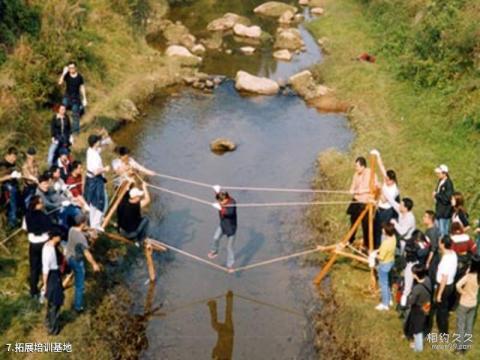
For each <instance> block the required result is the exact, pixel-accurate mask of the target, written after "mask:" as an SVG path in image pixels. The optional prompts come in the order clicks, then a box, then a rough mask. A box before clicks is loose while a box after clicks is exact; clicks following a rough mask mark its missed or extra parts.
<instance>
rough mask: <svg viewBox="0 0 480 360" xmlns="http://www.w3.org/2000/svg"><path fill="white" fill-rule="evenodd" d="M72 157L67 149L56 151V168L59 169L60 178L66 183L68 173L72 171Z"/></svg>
mask: <svg viewBox="0 0 480 360" xmlns="http://www.w3.org/2000/svg"><path fill="white" fill-rule="evenodd" d="M72 161H73V159H72V156H71V154H70V151H69V150H68V149H67V148H61V149H60V150H59V151H58V160H57V166H58V168H59V169H60V177H61V178H62V179H63V181H66V180H67V178H68V175H70V171H72Z"/></svg>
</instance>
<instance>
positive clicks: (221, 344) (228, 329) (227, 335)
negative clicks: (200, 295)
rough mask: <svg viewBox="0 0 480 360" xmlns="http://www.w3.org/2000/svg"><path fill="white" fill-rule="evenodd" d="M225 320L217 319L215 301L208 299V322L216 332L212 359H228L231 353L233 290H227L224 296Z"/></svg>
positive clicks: (230, 357)
mask: <svg viewBox="0 0 480 360" xmlns="http://www.w3.org/2000/svg"><path fill="white" fill-rule="evenodd" d="M225 301H226V306H225V322H223V323H221V322H219V321H218V314H217V301H216V300H210V301H209V302H208V308H209V310H210V323H211V325H212V329H213V330H215V331H216V332H217V336H218V338H217V344H216V345H215V347H214V348H213V351H212V359H216V360H230V359H232V354H233V337H234V330H233V292H232V291H231V290H229V291H228V292H227V294H226V296H225Z"/></svg>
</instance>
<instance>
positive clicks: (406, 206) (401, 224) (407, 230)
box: [390, 197, 416, 254]
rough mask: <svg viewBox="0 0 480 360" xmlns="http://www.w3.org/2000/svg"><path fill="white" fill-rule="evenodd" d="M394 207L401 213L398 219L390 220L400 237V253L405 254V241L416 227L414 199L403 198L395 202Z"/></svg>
mask: <svg viewBox="0 0 480 360" xmlns="http://www.w3.org/2000/svg"><path fill="white" fill-rule="evenodd" d="M393 208H394V209H395V211H396V212H397V213H398V214H399V215H398V220H397V219H392V220H390V222H391V223H392V224H393V225H394V226H395V230H396V231H397V234H398V237H399V238H400V253H401V254H403V251H404V249H405V243H406V241H407V240H409V239H410V238H411V237H412V234H413V232H414V231H415V229H416V222H415V215H413V212H412V209H413V200H412V199H410V198H407V197H406V198H403V199H402V200H401V201H400V203H397V202H395V203H394V204H393Z"/></svg>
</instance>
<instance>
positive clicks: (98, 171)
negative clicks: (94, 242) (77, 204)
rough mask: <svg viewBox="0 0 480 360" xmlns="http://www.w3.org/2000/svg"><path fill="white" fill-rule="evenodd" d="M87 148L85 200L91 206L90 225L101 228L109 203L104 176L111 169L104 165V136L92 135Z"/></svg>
mask: <svg viewBox="0 0 480 360" xmlns="http://www.w3.org/2000/svg"><path fill="white" fill-rule="evenodd" d="M88 146H89V148H88V150H87V177H86V181H85V195H84V197H85V201H86V202H87V204H88V206H89V208H90V213H89V214H90V227H91V228H92V229H95V230H101V231H103V229H102V228H101V226H102V220H103V213H104V211H105V207H106V204H107V195H106V192H105V182H106V179H105V177H104V176H103V175H104V174H105V173H106V172H108V171H110V166H108V165H107V166H103V161H102V157H101V156H100V152H101V150H102V137H101V136H99V135H94V134H92V135H90V136H89V137H88Z"/></svg>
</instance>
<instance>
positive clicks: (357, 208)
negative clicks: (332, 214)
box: [347, 156, 378, 249]
mask: <svg viewBox="0 0 480 360" xmlns="http://www.w3.org/2000/svg"><path fill="white" fill-rule="evenodd" d="M370 174H371V169H369V168H367V160H365V158H364V157H362V156H360V157H358V158H357V159H356V160H355V174H354V175H353V178H352V184H351V186H350V194H352V196H353V199H352V202H351V203H350V205H349V206H348V209H347V214H348V215H350V223H351V225H353V224H354V223H355V221H356V220H357V219H358V217H359V216H360V214H361V213H362V211H363V210H364V209H365V207H366V205H367V203H368V202H369V201H373V200H374V199H373V198H372V196H371V194H370ZM374 176H375V187H376V188H378V179H377V176H376V175H374ZM362 232H363V246H364V247H365V248H366V249H368V217H367V216H365V217H364V218H363V220H362ZM355 234H356V231H355V232H354V233H353V234H352V236H351V237H350V239H349V242H350V243H352V242H353V241H354V240H355Z"/></svg>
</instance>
